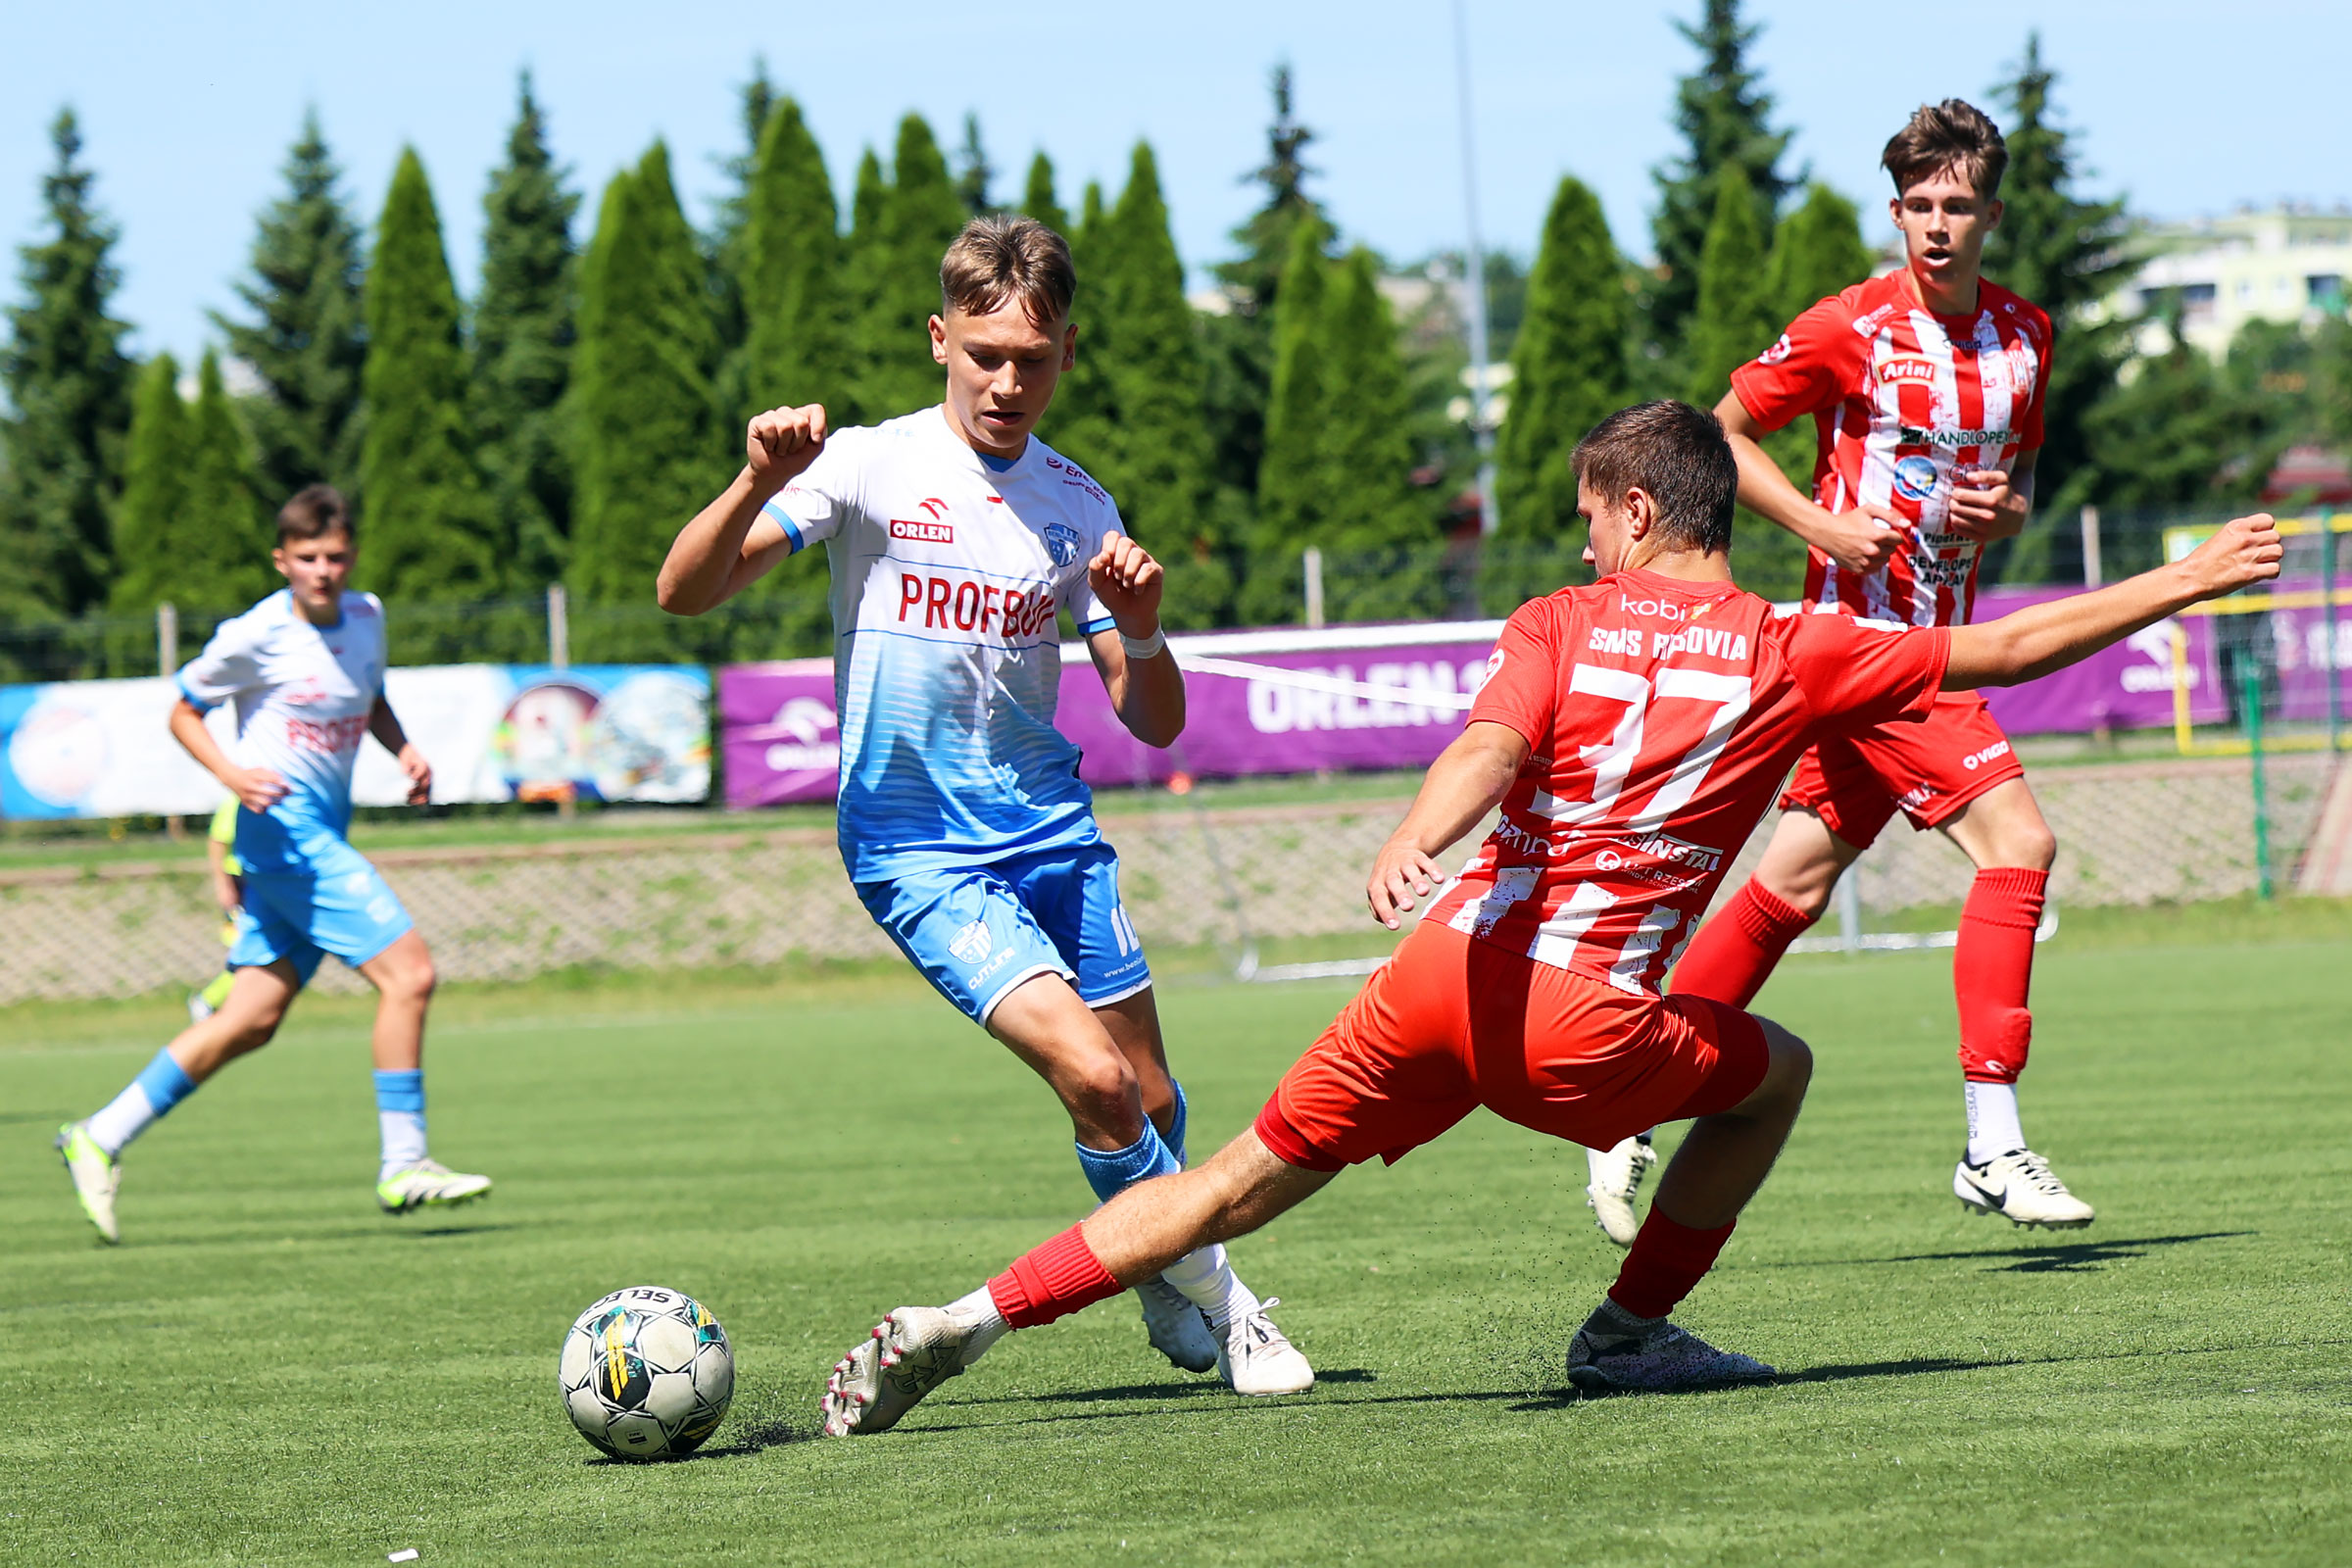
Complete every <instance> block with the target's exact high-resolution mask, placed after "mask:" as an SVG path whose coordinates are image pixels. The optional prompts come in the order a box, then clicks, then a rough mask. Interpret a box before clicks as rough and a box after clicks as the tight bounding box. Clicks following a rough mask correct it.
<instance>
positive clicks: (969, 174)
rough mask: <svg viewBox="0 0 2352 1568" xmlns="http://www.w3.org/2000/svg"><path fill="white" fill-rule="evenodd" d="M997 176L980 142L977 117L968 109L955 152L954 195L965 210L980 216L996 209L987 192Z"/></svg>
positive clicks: (976, 216) (993, 200)
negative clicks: (958, 145) (960, 144)
mask: <svg viewBox="0 0 2352 1568" xmlns="http://www.w3.org/2000/svg"><path fill="white" fill-rule="evenodd" d="M996 178H997V170H996V166H995V165H994V164H991V163H990V162H989V161H988V149H987V148H986V147H983V146H982V145H981V144H980V117H979V116H978V115H976V114H973V113H971V112H970V111H968V110H967V111H965V113H964V117H963V145H962V146H961V147H960V148H958V149H956V198H957V199H958V200H959V201H961V202H962V203H963V210H964V211H965V212H966V213H967V214H969V215H970V216H972V217H974V218H980V217H984V216H986V215H987V214H989V213H993V212H995V211H996V210H997V203H996V198H995V197H993V196H991V195H990V194H989V187H990V186H991V185H993V184H994V183H996Z"/></svg>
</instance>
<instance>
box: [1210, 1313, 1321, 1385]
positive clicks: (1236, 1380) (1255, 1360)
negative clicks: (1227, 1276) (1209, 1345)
mask: <svg viewBox="0 0 2352 1568" xmlns="http://www.w3.org/2000/svg"><path fill="white" fill-rule="evenodd" d="M1281 1304H1282V1298H1281V1297H1279V1296H1269V1297H1267V1298H1266V1299H1265V1300H1264V1301H1263V1302H1262V1303H1260V1304H1259V1306H1258V1308H1257V1310H1256V1311H1254V1312H1245V1313H1243V1314H1242V1315H1241V1316H1240V1317H1237V1318H1235V1319H1234V1320H1233V1321H1232V1322H1231V1323H1230V1324H1228V1325H1226V1329H1225V1343H1224V1344H1223V1345H1221V1346H1219V1347H1218V1348H1217V1375H1218V1376H1220V1377H1222V1378H1223V1379H1224V1380H1225V1385H1226V1387H1228V1388H1230V1389H1232V1390H1233V1392H1234V1393H1236V1394H1303V1393H1305V1392H1306V1391H1307V1390H1308V1389H1311V1388H1313V1387H1314V1386H1315V1369H1314V1368H1313V1367H1312V1366H1309V1365H1308V1364H1307V1360H1306V1357H1305V1355H1304V1354H1302V1353H1301V1352H1300V1351H1299V1347H1297V1346H1295V1345H1293V1344H1292V1343H1291V1342H1290V1341H1289V1340H1288V1339H1287V1338H1285V1337H1284V1335H1283V1332H1282V1330H1280V1329H1278V1328H1276V1327H1275V1326H1274V1320H1273V1319H1272V1318H1270V1317H1268V1316H1266V1314H1267V1313H1268V1312H1270V1311H1272V1310H1273V1309H1274V1308H1276V1307H1278V1306H1280V1305H1281Z"/></svg>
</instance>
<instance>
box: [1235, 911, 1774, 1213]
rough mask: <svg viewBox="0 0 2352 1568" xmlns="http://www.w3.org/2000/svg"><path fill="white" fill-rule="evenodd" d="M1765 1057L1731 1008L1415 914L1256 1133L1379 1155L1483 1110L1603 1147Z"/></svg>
mask: <svg viewBox="0 0 2352 1568" xmlns="http://www.w3.org/2000/svg"><path fill="white" fill-rule="evenodd" d="M1765 1066H1766V1053H1765V1046H1764V1031H1763V1030H1762V1028H1760V1027H1759V1026H1758V1025H1757V1023H1756V1020H1755V1019H1753V1018H1751V1017H1749V1016H1748V1015H1747V1014H1746V1013H1744V1012H1741V1011H1740V1009H1739V1008H1737V1007H1730V1006H1726V1005H1723V1004H1722V1003H1720V1002H1709V1001H1707V1000H1705V999H1704V998H1701V997H1653V996H1649V995H1646V994H1643V995H1635V994H1633V993H1631V992H1625V991H1620V990H1618V989H1617V988H1616V987H1614V986H1611V985H1609V984H1607V983H1606V982H1604V981H1600V980H1593V979H1589V978H1587V977H1586V976H1584V975H1580V974H1571V973H1570V972H1568V971H1567V970H1565V969H1560V968H1555V967H1553V966H1552V965H1550V964H1547V963H1538V962H1537V961H1536V960H1535V959H1533V958H1530V957H1527V956H1524V955H1522V954H1517V953H1513V952H1511V951H1510V950H1509V949H1507V948H1498V947H1496V946H1495V944H1493V943H1491V942H1481V941H1479V940H1478V939H1477V938H1475V937H1472V936H1469V935H1467V934H1465V933H1463V932H1459V931H1455V930H1452V929H1451V928H1449V927H1447V926H1445V925H1441V924H1438V923H1436V922H1434V921H1429V920H1424V921H1422V922H1421V923H1420V924H1419V925H1417V926H1415V927H1414V928H1413V931H1412V934H1411V935H1410V936H1408V937H1406V938H1405V939H1404V942H1403V944H1402V945H1401V946H1400V947H1398V948H1397V956H1395V957H1393V958H1391V959H1390V960H1389V961H1388V963H1387V964H1385V965H1383V966H1382V967H1381V969H1380V970H1379V971H1378V972H1377V973H1375V974H1374V975H1373V976H1372V978H1371V979H1370V980H1369V981H1367V982H1365V985H1364V989H1363V990H1362V991H1360V992H1358V993H1356V997H1355V1000H1354V1001H1352V1002H1350V1003H1348V1005H1347V1007H1346V1008H1344V1009H1343V1010H1342V1011H1341V1013H1340V1015H1339V1016H1338V1017H1337V1018H1335V1019H1333V1020H1332V1023H1331V1027H1330V1028H1328V1029H1326V1030H1324V1031H1323V1038H1322V1039H1320V1040H1318V1041H1316V1042H1315V1043H1314V1045H1313V1046H1311V1047H1309V1048H1308V1050H1307V1053H1306V1054H1305V1055H1303V1056H1300V1057H1299V1060H1298V1063H1297V1064H1296V1065H1295V1066H1293V1067H1292V1068H1291V1070H1290V1071H1289V1072H1287V1073H1285V1074H1284V1075H1283V1079H1282V1082H1281V1083H1280V1084H1278V1085H1277V1086H1276V1087H1275V1090H1274V1098H1273V1099H1271V1100H1269V1101H1267V1102H1266V1108H1265V1109H1264V1110H1261V1111H1259V1112H1258V1116H1257V1136H1258V1138H1259V1139H1260V1140H1261V1141H1262V1142H1263V1143H1264V1144H1265V1146H1266V1147H1267V1148H1268V1149H1270V1150H1272V1151H1273V1152H1274V1153H1275V1155H1276V1156H1277V1157H1278V1158H1280V1159H1282V1160H1284V1161H1285V1162H1287V1163H1289V1164H1293V1165H1298V1166H1301V1167H1303V1168H1305V1169H1307V1170H1338V1169H1340V1168H1342V1167H1343V1166H1347V1165H1354V1164H1360V1163H1361V1162H1363V1161H1364V1160H1367V1159H1370V1158H1371V1157H1372V1156H1373V1155H1375V1154H1378V1155H1381V1156H1382V1157H1384V1158H1386V1159H1387V1160H1389V1161H1390V1162H1391V1163H1392V1164H1394V1163H1395V1162H1396V1161H1397V1160H1398V1159H1401V1158H1402V1157H1403V1156H1404V1155H1405V1154H1407V1153H1409V1152H1411V1151H1413V1150H1415V1149H1417V1148H1419V1147H1420V1146H1421V1145H1423V1144H1426V1143H1428V1142H1429V1141H1430V1140H1431V1139H1433V1138H1435V1137H1437V1136H1438V1135H1439V1134H1440V1133H1442V1132H1444V1131H1446V1129H1447V1128H1448V1127H1451V1126H1452V1125H1453V1124H1454V1123H1455V1122H1457V1121H1460V1120H1461V1119H1462V1118H1463V1117H1464V1116H1467V1115H1469V1114H1470V1112H1471V1110H1472V1109H1473V1108H1475V1107H1477V1106H1479V1105H1484V1106H1486V1107H1487V1108H1488V1109H1489V1110H1492V1111H1494V1112H1495V1114H1496V1115H1497V1116H1501V1117H1503V1118H1505V1119H1506V1120H1509V1121H1515V1122H1517V1123H1519V1125H1521V1126H1522V1127H1532V1128H1534V1129H1535V1130H1536V1131H1537V1132H1540V1133H1548V1134H1550V1135H1551V1136H1552V1137H1554V1138H1565V1139H1567V1140H1568V1141H1569V1142H1571V1143H1578V1144H1583V1145H1585V1146H1586V1147H1587V1148H1590V1149H1607V1148H1609V1147H1610V1146H1611V1145H1613V1144H1616V1143H1617V1142H1619V1141H1620V1140H1622V1139H1625V1138H1629V1137H1631V1136H1633V1135H1634V1134H1635V1133H1638V1132H1642V1131H1645V1130H1647V1129H1648V1128H1651V1127H1654V1126H1656V1125H1657V1124H1658V1123H1660V1122H1666V1121H1679V1120H1682V1119H1684V1118H1686V1117H1691V1116H1706V1115H1712V1114H1714V1113H1715V1112H1717V1111H1723V1110H1729V1109H1731V1108H1732V1107H1733V1106H1734V1105H1737V1104H1738V1103H1740V1102H1741V1101H1743V1100H1745V1099H1746V1098H1747V1097H1748V1096H1749V1095H1751V1094H1753V1093H1755V1090H1756V1085H1758V1084H1760V1083H1762V1082H1763V1081H1764V1069H1765Z"/></svg>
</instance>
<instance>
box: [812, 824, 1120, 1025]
mask: <svg viewBox="0 0 2352 1568" xmlns="http://www.w3.org/2000/svg"><path fill="white" fill-rule="evenodd" d="M858 898H859V899H861V900H863V901H864V903H865V907H866V909H867V911H868V912H869V913H871V914H872V915H873V917H874V919H875V921H876V923H878V924H879V925H880V926H881V927H882V929H883V930H885V931H887V932H889V933H890V937H891V940H892V941H894V942H896V943H897V944H898V945H899V948H900V951H902V952H904V953H905V954H906V955H907V957H908V958H909V959H911V960H912V961H913V963H914V966H915V967H916V968H917V969H920V970H922V972H923V977H924V978H925V979H927V980H929V981H930V982H931V983H932V984H933V985H934V986H937V987H938V988H939V993H940V995H941V996H944V997H946V998H947V999H948V1000H949V1001H950V1002H953V1003H954V1004H956V1006H958V1007H960V1008H962V1009H963V1012H964V1015H965V1016H966V1017H968V1018H970V1019H971V1020H972V1021H973V1022H975V1023H982V1024H985V1023H986V1022H988V1015H989V1014H990V1013H991V1012H993V1011H995V1010H996V1006H997V1004H998V1003H1000V1002H1002V1001H1004V1000H1005V995H1006V994H1007V993H1008V992H1010V991H1011V990H1012V988H1013V987H1014V986H1017V985H1019V984H1020V983H1021V982H1022V981H1024V980H1027V979H1029V978H1031V977H1032V976H1035V975H1041V974H1057V975H1060V976H1061V977H1062V978H1064V979H1066V980H1068V981H1069V982H1070V984H1071V985H1072V986H1073V987H1075V988H1076V990H1077V992H1078V996H1079V1000H1080V1001H1082V1002H1084V1003H1085V1004H1086V1005H1088V1006H1090V1007H1102V1006H1107V1005H1110V1004H1111V1003H1114V1002H1119V1001H1123V1000H1124V999H1126V998H1128V997H1132V996H1134V995H1135V994H1136V993H1137V992H1139V991H1144V990H1147V989H1149V988H1150V986H1151V984H1152V969H1151V966H1150V965H1149V964H1147V963H1146V962H1145V961H1144V944H1143V942H1142V940H1141V939H1140V938H1138V937H1137V936H1136V934H1135V925H1134V922H1132V921H1130V920H1129V919H1128V918H1127V911H1126V910H1125V909H1124V908H1122V907H1120V905H1119V858H1118V856H1117V855H1116V854H1115V853H1114V852H1113V851H1112V850H1111V848H1110V846H1109V845H1107V844H1090V845H1087V846H1086V847H1084V848H1083V849H1075V850H1045V851H1041V852H1039V853H1037V854H1035V855H1023V856H1016V857H1015V858H1011V859H1008V860H998V861H996V862H995V863H993V864H989V865H973V866H956V867H954V868H951V869H947V870H938V871H917V872H914V873H913V874H911V875H908V876H903V877H899V878H897V879H895V880H893V881H889V882H863V883H859V884H858Z"/></svg>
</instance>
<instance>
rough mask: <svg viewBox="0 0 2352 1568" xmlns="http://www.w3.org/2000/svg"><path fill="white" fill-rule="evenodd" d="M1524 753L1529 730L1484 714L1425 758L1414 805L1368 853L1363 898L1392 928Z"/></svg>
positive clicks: (1495, 799) (1513, 774) (1431, 884)
mask: <svg viewBox="0 0 2352 1568" xmlns="http://www.w3.org/2000/svg"><path fill="white" fill-rule="evenodd" d="M1526 761H1527V737H1526V736H1524V735H1522V734H1520V733H1519V732H1518V731H1517V730H1515V729H1513V728H1511V727H1510V726H1509V725H1508V724H1496V723H1492V722H1489V721H1487V720H1485V719H1481V720H1479V721H1477V722H1475V723H1472V724H1470V725H1468V726H1466V727H1465V728H1464V729H1463V730H1462V732H1461V734H1459V735H1457V736H1455V737H1454V739H1453V744H1452V745H1450V746H1448V747H1446V750H1445V751H1443V752H1441V753H1439V754H1438V760H1436V761H1434V762H1432V763H1430V764H1429V776H1428V777H1426V778H1424V779H1423V780H1422V781H1421V791H1420V793H1419V794H1417V795H1415V796H1414V797H1413V806H1412V809H1410V810H1408V811H1406V812H1405V813H1404V820H1403V821H1402V822H1400V823H1398V824H1397V831H1396V832H1394V833H1392V834H1390V835H1389V842H1388V843H1386V844H1384V845H1382V846H1381V847H1380V854H1379V855H1378V856H1376V857H1374V858H1373V861H1372V875H1371V877H1370V878H1369V879H1368V880H1367V881H1366V882H1365V885H1364V902H1365V903H1366V904H1368V905H1370V906H1371V907H1372V918H1373V919H1375V920H1378V921H1379V922H1380V923H1381V924H1382V925H1385V926H1387V927H1388V928H1389V929H1390V930H1392V931H1395V930H1397V929H1398V928H1400V927H1401V926H1402V925H1403V924H1404V916H1405V915H1407V914H1409V913H1410V912H1412V908H1413V901H1414V900H1415V899H1424V898H1427V897H1428V896H1429V895H1430V894H1431V893H1432V892H1433V891H1435V890H1436V889H1437V888H1438V887H1440V886H1441V885H1443V884H1444V882H1445V880H1446V872H1445V870H1444V869H1443V868H1442V867H1440V866H1439V864H1438V862H1437V860H1436V858H1435V857H1437V856H1440V855H1443V854H1445V853H1446V851H1447V850H1449V849H1451V848H1452V847H1453V846H1454V844H1455V843H1456V842H1458V841H1459V840H1460V838H1461V836H1462V835H1463V834H1465V833H1467V832H1469V831H1470V830H1471V829H1472V828H1474V827H1476V826H1478V824H1479V823H1480V822H1481V821H1483V820H1485V818H1486V814H1487V813H1488V812H1489V811H1492V810H1493V809H1495V807H1497V806H1499V805H1501V804H1502V798H1503V797H1504V796H1505V795H1508V794H1509V793H1510V792H1511V781H1512V780H1513V779H1515V778H1517V777H1518V776H1519V769H1520V767H1521V766H1522V765H1523V764H1524V763H1525V762H1526Z"/></svg>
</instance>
